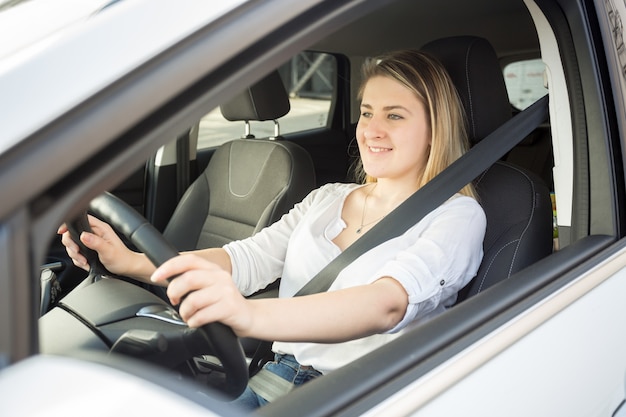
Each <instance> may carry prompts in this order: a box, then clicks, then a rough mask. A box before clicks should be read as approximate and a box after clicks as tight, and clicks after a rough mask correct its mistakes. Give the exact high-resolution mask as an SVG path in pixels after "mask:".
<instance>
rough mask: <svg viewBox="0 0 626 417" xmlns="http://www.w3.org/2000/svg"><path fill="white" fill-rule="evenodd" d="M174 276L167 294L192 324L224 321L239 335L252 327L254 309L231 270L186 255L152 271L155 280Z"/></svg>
mask: <svg viewBox="0 0 626 417" xmlns="http://www.w3.org/2000/svg"><path fill="white" fill-rule="evenodd" d="M168 279H172V280H171V282H170V284H169V286H168V288H167V296H168V297H169V299H170V301H171V302H172V304H174V305H177V304H180V307H179V313H180V315H181V317H182V319H183V320H185V322H186V323H187V325H188V326H189V327H194V328H195V327H200V326H203V325H204V324H207V323H212V322H222V323H224V324H225V325H227V326H230V327H231V328H232V329H233V331H234V332H235V333H236V334H237V335H243V334H245V333H247V331H248V330H249V329H250V327H251V326H252V318H253V315H252V311H251V310H252V309H251V306H250V302H249V301H248V300H246V299H245V298H244V297H243V296H242V295H241V293H240V292H239V290H238V289H237V287H236V286H235V283H234V282H233V280H232V276H231V274H230V273H229V272H228V271H225V270H224V269H222V268H220V267H219V266H218V265H217V264H214V263H212V262H210V261H207V260H206V259H203V258H201V257H199V256H196V255H192V254H183V255H179V256H177V257H175V258H172V259H170V260H168V261H167V262H165V263H164V264H163V265H161V266H160V267H159V268H157V270H156V271H155V272H154V274H152V277H151V280H152V281H153V282H154V283H165V282H166V281H167V280H168Z"/></svg>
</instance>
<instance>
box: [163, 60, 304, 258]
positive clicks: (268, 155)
mask: <svg viewBox="0 0 626 417" xmlns="http://www.w3.org/2000/svg"><path fill="white" fill-rule="evenodd" d="M289 109H290V107H289V97H288V95H287V91H286V90H285V87H284V86H283V83H282V81H281V79H280V76H279V75H278V73H277V72H272V73H270V74H269V75H268V76H266V77H265V78H263V79H262V80H261V81H259V82H257V83H256V84H254V85H253V86H251V87H249V88H247V89H245V90H244V91H243V92H241V93H240V94H239V95H237V96H235V97H234V98H233V99H232V100H231V101H229V102H228V103H226V104H224V105H223V106H221V111H222V113H223V115H224V117H225V118H226V119H228V120H231V121H245V122H246V126H247V125H248V122H249V121H265V120H274V121H276V119H278V118H280V117H282V116H284V115H285V114H286V113H288V112H289ZM279 139H280V138H274V137H273V138H264V139H249V138H242V139H236V140H233V141H230V142H227V143H225V144H223V145H221V146H220V147H219V148H218V149H217V150H216V151H215V153H214V154H213V156H212V157H211V160H210V161H209V164H208V165H207V167H206V169H205V170H204V172H202V173H201V174H200V175H199V177H198V178H197V179H196V180H195V181H194V182H193V183H192V184H191V186H190V187H189V188H188V190H187V191H186V192H185V194H184V195H183V197H182V199H181V201H180V203H179V204H178V206H177V208H176V210H175V211H174V214H173V215H172V218H171V220H170V221H169V223H168V225H167V227H166V228H165V230H164V233H163V234H164V236H165V237H166V238H167V239H168V240H169V241H170V242H171V243H172V244H173V245H174V246H175V247H176V248H177V249H178V250H180V251H183V250H192V249H199V248H208V247H220V246H222V245H224V244H225V243H228V242H230V241H232V240H236V239H243V238H246V237H248V236H251V235H253V234H254V233H255V232H257V231H258V230H260V229H262V228H263V227H265V226H268V225H270V224H272V223H274V222H275V221H276V220H278V219H279V218H280V217H281V216H282V214H284V213H285V212H287V211H288V210H289V209H291V208H292V207H293V205H294V204H295V203H297V202H299V201H300V200H302V199H303V198H304V197H305V196H306V195H307V194H308V193H309V192H310V191H311V190H312V189H313V188H314V186H315V172H314V169H313V162H312V160H311V157H310V155H309V154H308V152H307V151H306V150H304V149H303V148H302V147H300V146H298V145H297V144H295V143H292V142H288V141H285V140H279Z"/></svg>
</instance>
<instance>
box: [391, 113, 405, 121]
mask: <svg viewBox="0 0 626 417" xmlns="http://www.w3.org/2000/svg"><path fill="white" fill-rule="evenodd" d="M387 118H389V119H391V120H401V119H404V117H402V116H400V115H399V114H395V113H391V114H390V115H388V116H387Z"/></svg>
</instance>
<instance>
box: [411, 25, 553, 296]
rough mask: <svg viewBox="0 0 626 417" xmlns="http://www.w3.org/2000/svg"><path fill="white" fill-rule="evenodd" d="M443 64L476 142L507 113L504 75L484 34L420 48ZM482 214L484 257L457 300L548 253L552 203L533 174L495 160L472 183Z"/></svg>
mask: <svg viewBox="0 0 626 417" xmlns="http://www.w3.org/2000/svg"><path fill="white" fill-rule="evenodd" d="M422 49H423V50H424V51H427V52H429V53H430V54H431V55H433V56H435V57H437V58H438V59H439V60H440V61H441V62H442V63H443V65H444V66H445V67H446V69H447V70H448V72H449V73H450V75H451V78H452V80H453V81H454V83H455V85H456V87H457V89H458V91H459V95H460V96H461V99H462V101H463V105H464V107H465V111H466V114H467V118H468V126H469V134H470V140H471V142H472V143H473V144H475V143H477V142H478V141H480V140H481V139H483V138H484V137H486V136H487V135H488V134H489V133H491V132H492V131H493V130H495V129H496V128H497V127H499V126H500V125H501V124H503V123H504V122H506V121H507V120H509V119H510V118H511V111H510V108H511V107H510V104H509V100H508V96H507V93H506V88H505V85H504V78H503V75H502V70H501V68H500V65H499V62H498V59H497V57H496V54H495V51H494V50H493V48H492V46H491V45H490V44H489V42H487V41H486V40H485V39H482V38H477V37H472V36H461V37H452V38H446V39H441V40H438V41H434V42H431V43H429V44H427V45H425V46H424V47H423V48H422ZM475 185H476V190H477V192H478V194H479V202H480V203H481V205H482V207H483V209H484V210H485V214H486V216H487V231H486V235H485V239H484V242H483V248H484V252H485V255H484V258H483V262H482V264H481V266H480V268H479V270H478V274H477V275H476V277H475V278H474V279H473V280H472V282H470V284H469V285H468V286H467V287H466V289H465V290H464V291H463V293H462V294H461V295H460V298H459V301H461V300H462V299H463V298H465V297H467V296H470V295H474V294H476V293H478V292H480V291H482V290H484V289H486V288H488V287H489V286H491V285H493V284H495V283H497V282H499V281H501V280H503V279H506V278H508V277H510V276H511V275H512V274H514V273H515V272H517V271H519V270H521V269H523V268H525V267H526V266H528V265H530V264H532V263H533V262H535V261H537V260H539V259H541V258H543V257H544V256H547V255H549V254H550V253H551V252H552V204H551V200H550V193H549V190H548V188H547V186H546V184H545V183H544V182H543V181H542V180H541V179H540V178H539V177H538V176H536V175H535V174H533V173H531V172H529V171H526V170H524V169H523V168H520V167H516V166H514V165H511V164H509V163H506V162H497V163H496V164H494V165H493V166H492V167H491V168H489V169H488V170H487V171H485V172H484V173H483V174H482V175H481V176H480V177H479V178H478V179H477V180H476V182H475Z"/></svg>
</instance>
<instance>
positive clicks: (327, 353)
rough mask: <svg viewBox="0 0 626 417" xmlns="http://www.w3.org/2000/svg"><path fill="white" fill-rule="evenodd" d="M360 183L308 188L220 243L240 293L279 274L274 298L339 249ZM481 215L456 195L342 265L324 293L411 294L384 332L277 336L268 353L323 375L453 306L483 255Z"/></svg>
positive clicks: (297, 284)
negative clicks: (387, 283) (346, 209)
mask: <svg viewBox="0 0 626 417" xmlns="http://www.w3.org/2000/svg"><path fill="white" fill-rule="evenodd" d="M360 186H361V185H358V184H343V183H336V184H327V185H324V186H322V187H320V188H318V189H316V190H314V191H312V192H311V193H310V194H309V195H308V196H307V197H306V198H305V199H304V200H303V201H302V202H300V203H298V204H296V205H295V206H294V208H293V209H291V210H290V211H289V213H287V214H285V215H284V216H283V217H282V218H281V219H280V220H279V221H277V222H276V223H274V224H273V225H271V226H269V227H267V228H265V229H263V230H261V231H260V232H259V233H257V234H256V235H254V236H252V237H250V238H247V239H244V240H241V241H235V242H231V243H229V244H227V245H225V246H224V249H226V251H227V252H228V254H229V255H230V257H231V261H232V268H233V279H234V281H235V283H236V284H237V286H238V288H239V290H240V291H241V292H242V293H243V294H244V295H249V294H252V293H254V292H256V291H257V290H259V289H262V288H264V287H266V286H267V285H268V284H270V283H271V282H273V281H275V280H276V279H277V278H279V277H281V278H282V279H281V283H280V290H279V296H280V297H291V296H293V295H294V294H295V293H296V292H298V290H299V289H300V288H302V287H303V286H304V285H305V284H306V283H307V282H308V281H309V280H310V279H311V278H313V277H314V276H315V275H316V274H317V273H318V272H319V271H320V270H321V269H322V268H323V267H324V266H326V265H327V264H328V263H329V262H330V261H332V260H333V259H334V258H335V257H336V256H337V255H339V253H340V252H341V250H340V249H339V247H337V246H336V245H335V244H334V243H333V239H334V238H335V237H336V236H337V235H338V234H339V233H340V232H341V231H342V230H343V229H344V228H345V227H346V224H345V222H344V221H343V220H342V218H341V212H342V208H343V204H344V201H345V199H346V197H347V196H348V194H350V192H352V191H353V190H354V189H356V188H357V187H360ZM485 227H486V219H485V214H484V212H483V210H482V208H481V207H480V205H479V204H478V203H477V202H476V201H475V200H474V199H473V198H470V197H466V196H463V195H460V194H456V195H454V196H453V197H451V198H450V199H449V200H448V201H446V202H445V203H444V204H442V205H441V206H439V207H438V208H437V209H435V210H433V211H432V212H431V213H429V214H428V215H426V216H425V217H424V218H423V219H422V220H421V221H420V222H419V223H417V224H416V225H414V226H413V227H411V228H410V229H409V230H408V231H406V232H405V233H404V234H403V235H402V236H399V237H396V238H393V239H390V240H388V241H387V242H385V243H383V244H381V245H379V246H377V247H375V248H373V249H371V250H369V251H367V252H366V253H364V254H363V255H362V256H360V257H359V258H357V259H356V260H355V261H354V262H352V263H351V264H350V265H348V267H346V268H345V269H344V270H343V271H341V273H339V275H338V276H337V278H336V280H335V281H334V283H333V284H332V286H331V287H330V289H329V291H333V290H337V289H342V288H347V287H353V286H357V285H365V284H369V283H372V282H374V281H376V280H378V279H380V278H381V277H385V276H389V277H393V278H394V279H396V280H397V281H398V282H399V283H400V284H401V285H402V286H403V287H404V289H405V290H406V292H407V294H408V296H409V306H408V307H407V311H406V313H405V316H404V318H403V319H402V321H401V322H400V323H398V325H397V326H395V327H394V328H393V329H392V330H390V331H389V332H387V333H385V334H377V335H372V336H368V337H364V338H361V339H357V340H352V341H349V342H343V343H334V344H329V343H324V344H320V343H284V342H275V343H274V345H273V350H274V352H278V353H289V354H293V355H294V356H295V357H296V359H297V360H298V362H300V363H301V364H303V365H310V366H313V367H314V368H315V369H317V370H318V371H320V372H322V373H328V372H330V371H332V370H334V369H336V368H338V367H340V366H343V365H345V364H347V363H349V362H351V361H353V360H355V359H357V358H358V357H360V356H362V355H364V354H366V353H368V352H370V351H372V350H374V349H376V348H378V347H380V346H382V345H383V344H385V343H387V342H389V341H390V340H392V339H394V338H396V337H398V336H399V335H400V334H401V333H402V331H404V330H406V328H407V325H409V324H411V323H415V322H417V321H418V320H417V319H420V320H423V319H425V318H427V317H431V316H433V315H435V314H437V313H440V312H441V311H443V310H444V309H445V308H446V307H447V306H450V305H452V304H454V302H455V301H456V298H457V292H458V291H459V290H460V289H461V288H463V287H464V286H465V285H466V284H467V283H468V282H469V281H470V280H471V279H472V277H474V275H475V274H476V271H477V270H478V267H479V265H480V262H481V260H482V256H483V248H482V242H483V238H484V234H485Z"/></svg>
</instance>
